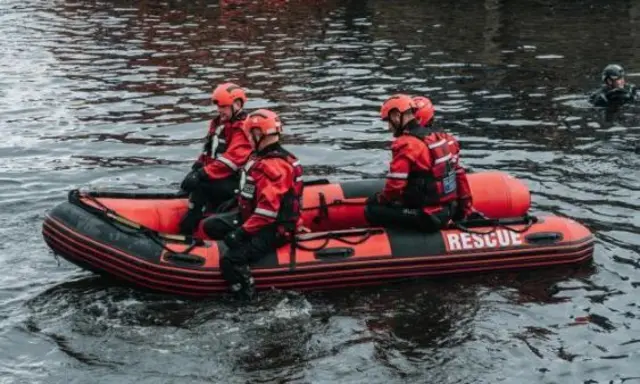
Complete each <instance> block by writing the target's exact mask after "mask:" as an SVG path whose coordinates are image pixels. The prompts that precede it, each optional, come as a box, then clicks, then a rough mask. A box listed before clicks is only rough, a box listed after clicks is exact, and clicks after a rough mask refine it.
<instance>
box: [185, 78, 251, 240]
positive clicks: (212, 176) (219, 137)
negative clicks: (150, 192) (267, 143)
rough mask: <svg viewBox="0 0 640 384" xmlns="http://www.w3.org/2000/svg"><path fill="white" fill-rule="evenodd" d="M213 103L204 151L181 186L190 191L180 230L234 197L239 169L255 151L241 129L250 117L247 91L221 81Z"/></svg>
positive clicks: (190, 229)
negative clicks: (245, 107)
mask: <svg viewBox="0 0 640 384" xmlns="http://www.w3.org/2000/svg"><path fill="white" fill-rule="evenodd" d="M211 102H212V103H213V105H215V106H216V107H217V109H218V116H217V117H215V118H214V119H213V120H211V121H210V122H209V131H208V133H207V136H206V139H205V144H204V148H203V151H202V153H201V154H200V156H199V158H198V159H197V160H196V162H195V163H194V164H193V166H192V167H191V172H190V173H189V174H188V175H187V176H186V177H185V179H184V181H183V182H182V184H181V186H180V187H181V188H182V189H183V190H185V191H187V192H189V209H188V211H187V213H186V214H185V216H184V217H183V218H182V221H181V222H180V232H181V233H183V234H187V235H190V234H192V233H193V231H194V230H195V229H196V228H197V225H198V223H199V222H200V220H201V219H202V217H203V214H204V211H205V210H206V209H207V208H210V209H215V208H216V207H218V206H219V205H220V204H222V203H223V202H225V201H228V200H230V199H233V198H234V197H235V195H236V190H237V188H238V183H239V182H240V174H239V173H240V169H241V168H242V167H243V166H244V165H245V164H246V163H247V161H248V159H249V156H250V155H251V152H252V151H253V147H252V145H251V143H250V142H249V139H248V138H247V136H246V135H245V134H244V132H243V130H242V124H243V122H244V120H245V118H246V117H247V113H246V112H245V111H244V110H243V107H244V105H245V103H246V102H247V96H246V95H245V92H244V90H243V89H242V88H240V87H239V86H238V85H236V84H233V83H223V84H220V85H218V86H217V87H216V88H215V89H214V90H213V93H212V94H211Z"/></svg>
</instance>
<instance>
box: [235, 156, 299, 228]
mask: <svg viewBox="0 0 640 384" xmlns="http://www.w3.org/2000/svg"><path fill="white" fill-rule="evenodd" d="M272 158H279V159H283V160H284V161H286V163H285V164H282V162H280V163H279V164H280V166H286V167H291V168H293V172H292V173H291V174H292V179H290V180H281V179H278V180H277V182H278V183H283V184H284V185H290V188H289V190H288V191H287V192H286V193H285V194H284V195H283V196H282V197H281V200H280V209H279V210H278V212H271V211H268V210H265V209H263V208H261V207H259V206H257V202H256V196H258V195H260V194H265V193H267V194H268V193H269V190H265V191H258V190H257V184H258V183H257V181H258V180H259V179H260V178H264V177H266V178H269V179H270V180H272V182H276V181H273V179H275V177H276V176H278V175H281V174H282V172H278V175H275V174H273V175H271V176H272V177H273V178H272V177H270V175H269V174H268V173H269V172H274V170H273V167H272V165H273V164H271V166H270V168H271V170H270V171H269V172H265V169H264V167H262V164H263V162H264V161H265V160H267V159H272ZM274 173H275V172H274ZM302 174H303V169H302V166H301V165H300V161H299V160H298V159H297V158H296V157H295V156H293V155H292V154H291V153H289V152H287V151H286V150H284V149H283V148H280V147H278V148H277V149H276V150H273V151H270V152H268V153H267V154H265V155H262V156H259V157H253V158H251V159H250V160H249V161H248V162H247V164H246V165H245V166H244V168H243V171H242V173H241V177H240V194H239V197H238V200H239V206H240V214H241V217H242V220H243V221H246V220H247V218H249V217H250V216H251V215H253V214H258V215H261V216H266V217H269V218H273V219H275V224H276V226H278V227H281V228H283V229H285V230H286V232H288V233H294V232H295V230H296V228H297V226H298V225H299V224H300V221H301V215H300V211H301V208H302V192H303V189H304V184H303V180H302Z"/></svg>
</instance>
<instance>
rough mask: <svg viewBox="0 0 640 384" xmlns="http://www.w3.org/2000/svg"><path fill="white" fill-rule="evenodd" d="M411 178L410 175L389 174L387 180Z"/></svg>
mask: <svg viewBox="0 0 640 384" xmlns="http://www.w3.org/2000/svg"><path fill="white" fill-rule="evenodd" d="M408 177H409V174H408V173H399V172H389V173H387V179H400V180H405V179H407V178H408Z"/></svg>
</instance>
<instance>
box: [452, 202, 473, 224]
mask: <svg viewBox="0 0 640 384" xmlns="http://www.w3.org/2000/svg"><path fill="white" fill-rule="evenodd" d="M473 211H474V209H473V205H472V203H471V199H468V198H467V199H460V200H458V208H457V209H456V211H455V212H454V213H453V216H452V217H451V219H452V220H453V221H460V220H464V219H465V218H466V217H467V216H469V215H470V214H471V213H472V212H473Z"/></svg>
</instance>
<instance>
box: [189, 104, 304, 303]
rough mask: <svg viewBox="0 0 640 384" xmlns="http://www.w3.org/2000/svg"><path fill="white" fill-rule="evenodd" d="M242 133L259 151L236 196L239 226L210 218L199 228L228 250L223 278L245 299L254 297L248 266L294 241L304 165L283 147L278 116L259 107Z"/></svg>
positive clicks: (248, 166)
mask: <svg viewBox="0 0 640 384" xmlns="http://www.w3.org/2000/svg"><path fill="white" fill-rule="evenodd" d="M243 130H244V134H245V135H246V137H247V138H249V139H250V140H251V142H252V144H253V146H254V148H255V150H256V152H255V154H254V155H252V156H251V158H250V160H249V161H248V162H247V164H246V165H245V166H244V169H243V175H242V180H241V182H240V194H239V195H238V205H239V208H240V209H239V218H240V222H241V223H242V224H241V225H240V226H239V227H233V226H225V225H221V223H220V221H219V220H218V219H217V217H216V216H215V215H214V216H211V217H209V218H207V219H205V220H203V222H202V224H201V225H202V227H201V230H202V231H203V232H204V233H205V234H207V236H209V237H210V238H212V239H216V240H219V239H222V240H223V241H224V243H225V244H226V245H227V247H228V248H229V249H228V251H227V252H226V253H225V255H224V256H223V257H222V260H221V261H220V269H221V272H222V276H223V278H224V279H225V280H226V281H227V282H229V285H230V288H231V291H232V292H233V293H234V294H236V295H237V296H239V297H240V298H243V299H251V297H252V296H253V294H254V283H253V278H252V277H251V273H250V270H249V264H251V263H254V262H257V261H259V260H260V259H261V258H262V257H264V256H266V255H268V254H269V253H270V252H273V251H274V250H275V249H276V248H278V247H280V246H282V245H284V244H286V243H287V242H290V241H292V240H293V237H294V236H295V234H296V233H297V232H298V231H299V230H300V229H301V228H302V219H301V215H300V210H301V199H302V192H303V181H302V166H301V165H300V162H299V161H298V159H297V158H296V157H295V156H294V155H292V154H291V153H290V152H288V151H286V150H285V149H284V148H283V147H282V146H281V145H280V135H281V133H282V123H281V121H280V118H279V117H278V115H277V114H276V113H274V112H273V111H270V110H267V109H259V110H257V111H255V112H252V113H251V114H249V115H248V116H247V119H246V120H245V122H244V125H243Z"/></svg>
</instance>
